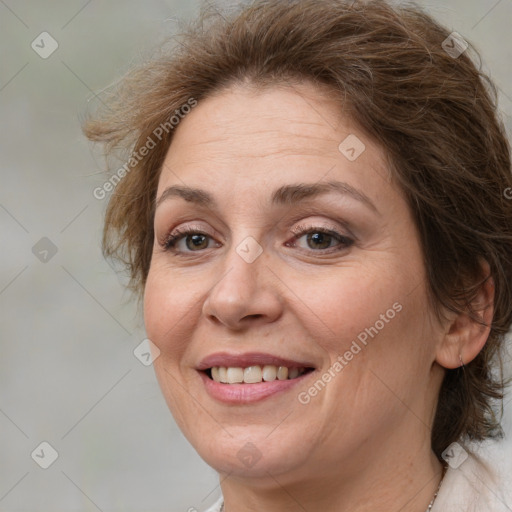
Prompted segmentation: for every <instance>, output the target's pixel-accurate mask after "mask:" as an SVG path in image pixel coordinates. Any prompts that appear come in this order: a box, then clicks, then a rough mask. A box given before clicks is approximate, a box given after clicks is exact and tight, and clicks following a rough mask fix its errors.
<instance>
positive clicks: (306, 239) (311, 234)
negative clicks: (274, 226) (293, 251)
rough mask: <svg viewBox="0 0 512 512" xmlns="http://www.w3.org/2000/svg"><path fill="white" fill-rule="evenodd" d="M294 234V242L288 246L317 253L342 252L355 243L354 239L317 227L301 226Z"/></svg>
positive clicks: (293, 231)
mask: <svg viewBox="0 0 512 512" xmlns="http://www.w3.org/2000/svg"><path fill="white" fill-rule="evenodd" d="M292 233H293V234H294V238H293V241H292V242H291V243H290V242H288V243H287V244H286V245H288V246H291V247H297V246H299V247H300V248H302V249H305V250H312V251H315V252H334V251H341V250H343V249H347V248H348V247H350V246H351V245H352V244H353V243H354V240H353V239H352V238H349V237H347V236H345V235H342V234H341V233H339V232H337V231H335V230H333V229H327V228H321V227H315V226H309V227H305V226H299V227H298V228H296V229H293V230H292ZM301 241H302V243H301ZM329 249H331V250H329ZM332 249H334V251H333V250H332Z"/></svg>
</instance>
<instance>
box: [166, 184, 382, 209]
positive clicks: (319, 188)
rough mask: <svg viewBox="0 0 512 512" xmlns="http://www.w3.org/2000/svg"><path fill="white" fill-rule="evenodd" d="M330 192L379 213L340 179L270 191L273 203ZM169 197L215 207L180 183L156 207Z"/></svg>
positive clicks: (206, 196) (197, 191)
mask: <svg viewBox="0 0 512 512" xmlns="http://www.w3.org/2000/svg"><path fill="white" fill-rule="evenodd" d="M330 192H336V193H338V194H341V195H345V196H349V197H352V198H353V199H355V200H357V201H359V202H361V203H363V204H364V205H366V206H367V207H368V208H370V210H372V211H373V212H375V213H377V214H378V213H379V211H378V210H377V207H376V206H375V205H374V203H373V202H372V200H371V199H370V198H369V197H368V196H367V195H366V194H365V193H364V192H362V191H361V190H358V189H357V188H354V187H353V186H352V185H349V184H348V183H345V182H342V181H326V182H321V183H311V184H309V183H295V184H290V185H283V186H282V187H279V188H278V189H277V190H275V191H274V192H273V193H272V196H271V203H272V204H275V205H292V204H296V203H300V202H302V201H305V200H307V199H312V198H315V197H318V196H320V195H323V194H328V193H330ZM171 198H181V199H184V200H185V201H187V202H189V203H194V204H197V205H198V206H204V207H209V208H215V207H216V206H217V202H216V201H215V199H214V197H213V196H212V195H211V194H210V193H209V192H206V191H205V190H201V189H199V188H192V187H188V186H182V185H172V186H170V187H167V188H166V189H165V190H164V191H163V192H162V194H161V195H160V197H159V198H158V199H157V201H156V208H158V207H159V206H160V205H161V204H162V203H163V202H164V201H167V200H168V199H171Z"/></svg>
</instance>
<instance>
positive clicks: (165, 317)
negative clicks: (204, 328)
mask: <svg viewBox="0 0 512 512" xmlns="http://www.w3.org/2000/svg"><path fill="white" fill-rule="evenodd" d="M193 292H194V286H190V285H182V284H181V283H180V280H179V278H178V279H173V278H171V276H170V273H169V272H165V270H163V269H158V267H156V268H155V267H152V268H151V269H150V271H149V274H148V278H147V281H146V287H145V290H144V324H145V327H146V333H147V336H148V338H149V339H150V340H151V341H152V342H153V343H154V344H155V345H156V346H157V347H158V348H159V349H160V351H161V356H163V358H164V359H165V360H170V361H169V362H172V360H173V359H175V357H176V356H177V355H178V354H179V353H181V352H182V351H183V349H184V347H185V346H186V343H187V332H186V331H187V326H190V325H191V323H193V322H194V314H195V313H194V310H193V305H194V303H195V300H197V298H196V299H194V296H193ZM196 296H197V294H196Z"/></svg>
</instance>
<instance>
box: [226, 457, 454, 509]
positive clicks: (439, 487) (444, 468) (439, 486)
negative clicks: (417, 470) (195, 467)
mask: <svg viewBox="0 0 512 512" xmlns="http://www.w3.org/2000/svg"><path fill="white" fill-rule="evenodd" d="M446 468H447V466H445V465H443V473H442V474H441V481H440V482H439V485H438V486H437V490H436V492H435V494H434V497H433V498H432V501H431V502H430V503H429V505H428V507H427V510H425V512H430V511H431V510H432V507H433V506H434V502H435V501H436V498H437V495H438V494H439V491H440V490H441V484H442V483H443V480H444V475H445V474H446ZM222 511H224V503H223V504H222Z"/></svg>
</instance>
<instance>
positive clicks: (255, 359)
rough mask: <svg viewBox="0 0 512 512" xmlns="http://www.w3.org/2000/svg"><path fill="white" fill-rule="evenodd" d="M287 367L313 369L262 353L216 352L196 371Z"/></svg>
mask: <svg viewBox="0 0 512 512" xmlns="http://www.w3.org/2000/svg"><path fill="white" fill-rule="evenodd" d="M266 364H268V365H274V366H287V367H288V368H294V367H295V368H314V365H313V364H312V363H311V362H308V361H296V360H293V359H285V358H283V357H279V356H275V355H272V354H265V353H263V352H244V353H243V354H231V353H229V352H217V353H215V354H210V355H209V356H207V357H205V358H204V359H202V360H201V362H200V363H199V364H198V365H197V368H196V369H197V370H201V371H202V370H208V369H209V368H213V367H221V366H224V367H239V368H247V367H249V366H255V365H260V366H264V365H266Z"/></svg>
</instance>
